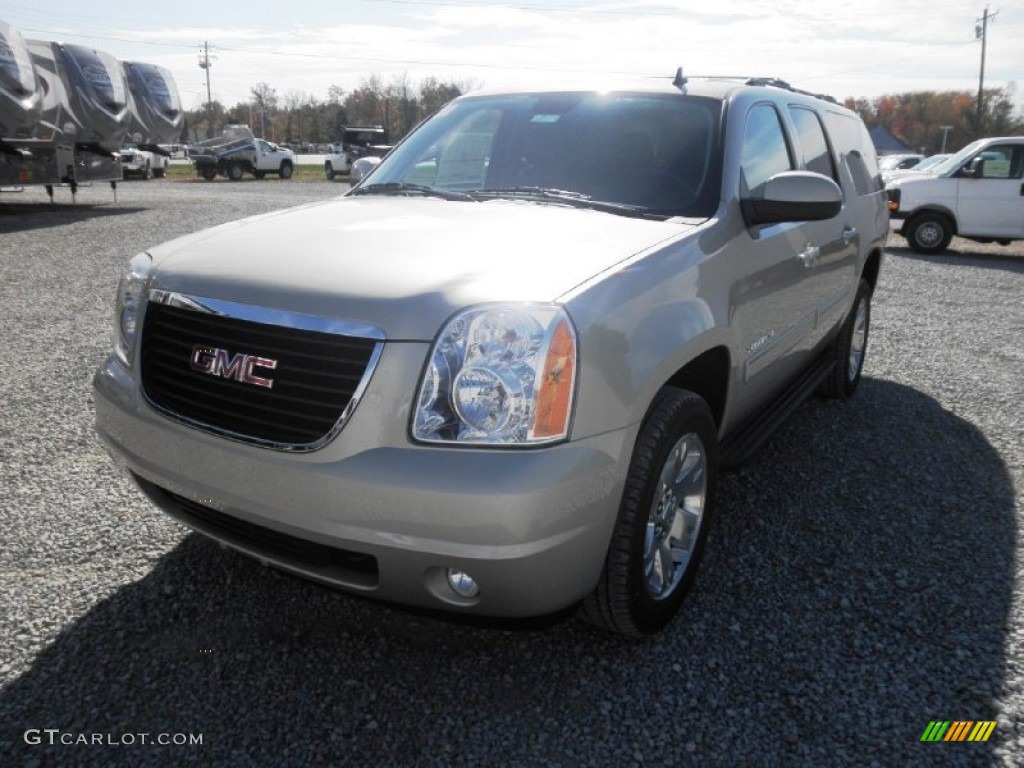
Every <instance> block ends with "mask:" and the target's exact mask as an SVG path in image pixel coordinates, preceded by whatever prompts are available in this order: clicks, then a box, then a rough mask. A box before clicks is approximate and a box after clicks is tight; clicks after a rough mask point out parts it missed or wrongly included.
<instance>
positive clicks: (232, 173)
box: [228, 163, 245, 181]
mask: <svg viewBox="0 0 1024 768" xmlns="http://www.w3.org/2000/svg"><path fill="white" fill-rule="evenodd" d="M244 174H245V171H244V170H243V169H242V164H241V163H230V164H229V165H228V178H229V179H231V180H232V181H241V180H242V176H243V175H244Z"/></svg>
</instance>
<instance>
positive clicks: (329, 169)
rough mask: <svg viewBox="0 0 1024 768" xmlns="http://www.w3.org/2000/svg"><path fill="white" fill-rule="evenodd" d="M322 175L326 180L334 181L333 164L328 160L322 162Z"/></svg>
mask: <svg viewBox="0 0 1024 768" xmlns="http://www.w3.org/2000/svg"><path fill="white" fill-rule="evenodd" d="M324 176H326V177H327V180H328V181H334V166H333V165H331V164H330V162H327V163H324Z"/></svg>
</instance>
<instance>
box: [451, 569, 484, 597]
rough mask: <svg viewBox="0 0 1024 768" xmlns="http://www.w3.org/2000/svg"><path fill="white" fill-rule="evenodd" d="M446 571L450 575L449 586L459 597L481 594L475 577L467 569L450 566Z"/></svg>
mask: <svg viewBox="0 0 1024 768" xmlns="http://www.w3.org/2000/svg"><path fill="white" fill-rule="evenodd" d="M446 573H447V575H448V586H449V587H451V588H452V591H453V592H454V593H455V594H457V595H458V596H459V597H476V596H477V595H479V594H480V587H478V586H477V583H476V581H474V579H473V577H472V576H470V575H469V574H468V573H466V572H465V571H460V570H459V569H457V568H449V569H448V570H447V571H446Z"/></svg>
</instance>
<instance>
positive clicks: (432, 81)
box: [420, 77, 466, 117]
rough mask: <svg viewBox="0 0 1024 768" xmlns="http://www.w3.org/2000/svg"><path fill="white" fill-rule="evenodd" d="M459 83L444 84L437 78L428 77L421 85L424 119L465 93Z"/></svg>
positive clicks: (421, 107) (421, 104)
mask: <svg viewBox="0 0 1024 768" xmlns="http://www.w3.org/2000/svg"><path fill="white" fill-rule="evenodd" d="M465 90H466V89H465V88H463V87H462V86H460V85H459V84H458V83H443V82H441V81H440V80H438V79H437V78H436V77H428V78H427V79H426V80H424V81H423V82H422V83H420V110H421V112H422V115H421V116H422V117H427V116H429V115H432V114H434V113H435V112H437V110H439V109H440V108H441V107H443V106H444V105H445V104H447V103H448V102H449V101H451V100H452V99H454V98H457V97H459V96H461V95H462V94H463V93H465Z"/></svg>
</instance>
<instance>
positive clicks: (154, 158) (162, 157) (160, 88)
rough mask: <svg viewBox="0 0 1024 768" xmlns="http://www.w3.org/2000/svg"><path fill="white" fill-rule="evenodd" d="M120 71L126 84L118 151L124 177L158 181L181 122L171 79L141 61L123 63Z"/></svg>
mask: <svg viewBox="0 0 1024 768" xmlns="http://www.w3.org/2000/svg"><path fill="white" fill-rule="evenodd" d="M121 67H122V69H123V70H124V76H125V81H126V82H127V84H128V135H127V139H126V143H125V144H124V145H123V146H122V147H121V150H120V155H121V167H122V170H123V172H124V176H125V178H127V177H128V176H129V175H136V176H139V177H140V178H143V179H150V178H153V177H157V178H159V177H161V176H163V175H164V171H166V169H167V166H168V164H169V163H170V156H171V152H170V149H169V147H170V145H172V144H174V143H175V142H177V141H178V140H179V138H180V137H181V129H182V125H183V124H184V121H185V113H184V111H183V110H182V108H181V101H180V99H179V98H178V89H177V87H176V86H175V83H174V77H173V76H172V75H171V73H170V72H169V71H168V70H166V69H164V68H163V67H159V66H157V65H155V64H147V63H145V62H141V61H123V62H121Z"/></svg>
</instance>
